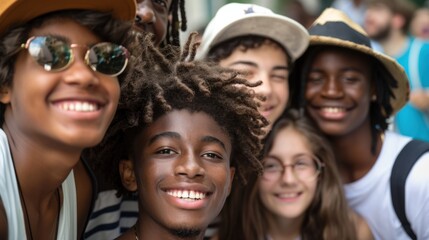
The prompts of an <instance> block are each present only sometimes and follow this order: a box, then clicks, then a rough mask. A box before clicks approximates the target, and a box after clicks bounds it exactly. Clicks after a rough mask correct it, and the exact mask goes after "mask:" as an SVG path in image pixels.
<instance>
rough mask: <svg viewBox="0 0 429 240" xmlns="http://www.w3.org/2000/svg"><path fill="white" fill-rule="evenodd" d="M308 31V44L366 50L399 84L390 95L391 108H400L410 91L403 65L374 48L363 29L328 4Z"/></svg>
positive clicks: (395, 109)
mask: <svg viewBox="0 0 429 240" xmlns="http://www.w3.org/2000/svg"><path fill="white" fill-rule="evenodd" d="M308 31H309V32H310V45H333V46H339V47H344V48H349V49H352V50H356V51H359V52H362V53H364V54H367V55H369V56H371V57H373V58H375V59H376V60H378V61H379V62H381V63H382V64H383V65H384V67H385V68H386V70H387V71H388V72H389V73H390V75H391V76H392V77H393V78H394V79H395V80H396V82H397V84H398V85H397V87H396V88H394V89H392V92H393V95H394V97H392V98H391V99H390V103H391V105H392V108H393V112H396V111H398V110H399V109H401V108H402V107H403V106H404V105H405V103H406V102H407V101H408V96H409V91H410V89H409V84H408V77H407V75H406V73H405V71H404V69H403V68H402V66H401V65H399V64H398V62H397V61H396V60H395V59H393V58H391V57H389V56H387V55H385V54H382V53H380V52H377V51H375V50H373V49H372V48H371V42H370V39H369V37H368V35H367V34H366V33H365V31H364V30H363V29H362V28H361V27H360V26H359V25H358V24H356V23H354V22H353V21H352V20H351V19H350V18H348V17H347V16H346V15H345V14H344V13H343V12H341V11H340V10H337V9H334V8H327V9H326V10H325V11H323V12H322V14H321V15H320V16H319V18H317V19H316V21H314V23H313V24H312V25H311V27H310V28H309V30H308ZM386 81H388V80H386Z"/></svg>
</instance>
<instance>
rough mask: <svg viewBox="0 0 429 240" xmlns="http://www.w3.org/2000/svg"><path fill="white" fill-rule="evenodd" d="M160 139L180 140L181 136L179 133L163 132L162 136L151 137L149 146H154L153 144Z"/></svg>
mask: <svg viewBox="0 0 429 240" xmlns="http://www.w3.org/2000/svg"><path fill="white" fill-rule="evenodd" d="M160 138H175V139H180V138H181V137H180V134H178V133H177V132H162V133H160V134H156V135H155V136H153V137H151V138H150V139H149V145H150V144H152V143H153V142H155V141H156V140H158V139H160Z"/></svg>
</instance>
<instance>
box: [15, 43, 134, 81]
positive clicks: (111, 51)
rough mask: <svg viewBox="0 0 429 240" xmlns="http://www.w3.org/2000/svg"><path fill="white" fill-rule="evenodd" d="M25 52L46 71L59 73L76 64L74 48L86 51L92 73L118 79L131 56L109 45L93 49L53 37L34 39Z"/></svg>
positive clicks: (97, 46) (97, 45)
mask: <svg viewBox="0 0 429 240" xmlns="http://www.w3.org/2000/svg"><path fill="white" fill-rule="evenodd" d="M21 47H22V48H25V49H27V50H28V53H29V54H30V56H31V57H32V58H33V59H34V60H36V62H37V63H38V64H40V65H41V66H42V67H43V68H44V69H45V70H46V71H48V72H59V71H63V70H65V69H67V68H68V67H69V66H70V65H71V64H72V63H73V59H74V58H73V51H72V48H86V49H87V51H86V54H85V63H86V64H87V65H88V66H89V67H91V69H92V70H94V71H97V72H100V73H102V74H105V75H108V76H111V77H116V76H118V75H119V74H121V73H122V72H123V71H124V70H125V68H126V67H127V64H128V58H129V52H128V50H127V49H126V48H125V47H123V46H121V45H117V44H114V43H110V42H100V43H97V44H94V45H93V46H91V47H88V46H85V45H78V44H69V43H68V42H67V41H65V40H64V39H61V38H59V37H54V36H34V37H31V38H29V39H28V40H27V42H26V43H25V44H22V45H21Z"/></svg>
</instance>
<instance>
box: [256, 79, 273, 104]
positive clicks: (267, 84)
mask: <svg viewBox="0 0 429 240" xmlns="http://www.w3.org/2000/svg"><path fill="white" fill-rule="evenodd" d="M255 76H256V77H257V79H255V82H256V81H262V84H261V85H259V86H257V87H256V89H255V90H256V92H257V93H259V94H261V95H263V96H264V97H266V98H269V97H270V96H271V94H272V92H273V88H272V85H271V81H270V77H269V76H268V75H267V74H263V73H262V74H258V75H255Z"/></svg>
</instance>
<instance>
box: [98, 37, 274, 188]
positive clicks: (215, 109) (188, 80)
mask: <svg viewBox="0 0 429 240" xmlns="http://www.w3.org/2000/svg"><path fill="white" fill-rule="evenodd" d="M195 36H196V33H193V34H191V36H190V37H189V39H188V41H187V43H186V44H185V46H184V49H183V51H182V52H181V51H180V50H179V49H178V48H177V47H174V46H169V49H168V50H167V48H162V49H158V48H156V47H154V46H153V44H152V43H151V41H150V35H146V37H144V39H143V40H142V41H140V42H143V43H144V44H143V46H144V48H143V52H142V53H136V52H135V51H134V52H133V56H140V57H139V59H138V60H137V62H138V63H137V64H135V65H134V66H133V67H132V68H131V69H132V70H131V71H130V72H128V73H127V77H126V79H125V82H124V83H123V85H122V86H123V87H122V92H121V94H122V96H121V99H120V102H119V106H118V110H117V113H116V115H115V117H114V119H113V122H112V124H111V126H110V128H109V130H108V132H107V134H106V136H105V139H104V140H103V142H102V143H101V144H100V145H99V146H97V147H96V148H94V149H91V151H90V152H91V153H92V154H90V156H91V159H92V160H93V161H92V165H93V167H94V168H95V170H96V172H99V173H102V174H103V175H104V177H100V176H99V179H100V181H101V182H103V181H109V180H112V181H113V182H110V184H114V185H115V187H116V188H117V189H118V190H119V192H118V193H119V194H120V193H121V192H122V193H123V191H124V190H125V189H124V188H123V187H122V185H121V183H120V178H119V174H118V164H119V161H120V160H121V159H129V157H128V156H129V153H130V151H131V150H132V149H130V148H131V147H130V146H131V145H132V144H131V143H132V141H133V139H134V137H135V136H136V134H138V133H139V132H140V130H141V129H142V128H144V127H146V126H148V125H150V124H151V123H153V122H154V121H156V119H157V118H159V117H161V116H162V115H164V114H166V113H168V112H170V111H172V110H173V109H176V110H181V109H187V110H189V111H191V112H205V113H206V114H208V115H209V116H211V117H212V118H213V119H214V120H215V121H216V122H217V123H218V124H219V125H220V126H221V127H222V128H223V129H225V132H226V133H227V134H228V135H229V137H230V138H231V143H232V145H233V152H232V156H231V160H232V161H231V165H232V166H233V167H235V169H236V173H237V174H236V176H238V177H239V178H241V180H244V182H245V179H246V176H247V174H248V173H250V172H255V171H259V172H260V171H261V169H262V168H261V164H260V162H259V160H258V156H259V154H260V150H261V143H260V138H261V136H263V134H264V131H263V127H265V126H267V124H268V122H267V120H266V119H265V118H264V117H263V116H262V115H260V114H259V112H258V110H257V107H258V103H257V101H255V100H256V98H259V99H260V98H261V97H259V96H258V95H256V94H255V92H254V91H253V89H251V87H254V86H256V85H257V84H255V83H249V82H248V81H246V80H245V79H244V78H242V77H241V75H240V74H239V73H238V72H236V71H234V70H231V69H226V68H222V67H219V66H218V65H216V64H214V63H208V62H202V61H194V57H195V54H196V49H197V47H198V43H195V42H194V40H195Z"/></svg>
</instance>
